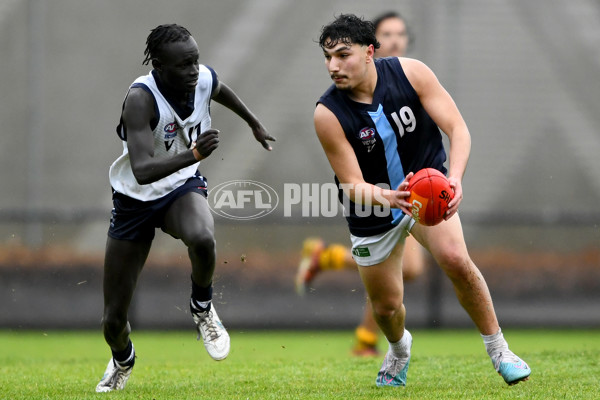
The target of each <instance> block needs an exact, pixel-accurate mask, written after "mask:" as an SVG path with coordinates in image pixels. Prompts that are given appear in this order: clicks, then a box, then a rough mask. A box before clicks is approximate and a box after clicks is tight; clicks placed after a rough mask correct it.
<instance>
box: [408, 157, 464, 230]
mask: <svg viewBox="0 0 600 400" xmlns="http://www.w3.org/2000/svg"><path fill="white" fill-rule="evenodd" d="M455 187H456V183H455ZM406 190H407V191H409V192H410V196H409V197H408V202H409V203H410V206H411V208H410V211H411V215H412V217H413V218H414V219H415V221H417V222H418V223H420V224H421V225H425V226H434V225H437V224H439V223H440V222H442V221H443V220H444V219H447V218H449V217H451V216H452V215H453V214H454V212H456V207H454V210H453V211H452V212H451V213H450V214H448V210H449V209H450V206H449V205H450V202H451V200H452V199H453V198H454V195H455V192H454V190H453V188H452V185H451V183H450V181H449V180H448V179H447V178H446V177H445V176H444V174H442V173H441V172H440V171H438V170H436V169H434V168H424V169H422V170H420V171H418V172H417V173H416V174H414V176H413V177H412V178H411V179H410V181H409V183H408V188H407V189H406ZM457 203H458V202H454V203H453V204H452V205H453V206H457V205H458V204H457Z"/></svg>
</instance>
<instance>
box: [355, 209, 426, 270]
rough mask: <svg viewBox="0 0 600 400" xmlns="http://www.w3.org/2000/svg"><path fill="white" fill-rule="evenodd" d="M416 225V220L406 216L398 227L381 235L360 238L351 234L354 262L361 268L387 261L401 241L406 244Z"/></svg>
mask: <svg viewBox="0 0 600 400" xmlns="http://www.w3.org/2000/svg"><path fill="white" fill-rule="evenodd" d="M414 224H415V220H414V219H413V218H412V217H411V216H410V215H404V217H403V218H402V219H401V220H400V223H398V225H396V226H395V227H394V228H392V229H390V230H389V231H387V232H384V233H380V234H379V235H375V236H367V237H359V236H354V235H352V234H350V240H351V241H352V257H353V258H354V261H356V263H357V264H358V265H359V266H361V267H368V266H371V265H375V264H379V263H381V262H383V261H385V260H386V259H387V258H388V257H389V256H390V254H391V253H392V250H394V247H395V246H396V245H397V244H398V243H399V242H400V241H402V242H404V240H405V239H406V237H407V236H408V235H409V233H410V230H411V229H412V227H413V225H414Z"/></svg>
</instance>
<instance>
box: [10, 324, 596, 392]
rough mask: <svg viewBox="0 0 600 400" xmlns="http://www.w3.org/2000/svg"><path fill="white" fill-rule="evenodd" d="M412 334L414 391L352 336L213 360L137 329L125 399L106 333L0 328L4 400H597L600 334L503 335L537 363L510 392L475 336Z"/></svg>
mask: <svg viewBox="0 0 600 400" xmlns="http://www.w3.org/2000/svg"><path fill="white" fill-rule="evenodd" d="M412 333H413V337H414V344H413V356H412V360H411V366H410V370H409V374H408V386H407V387H406V388H377V387H376V386H375V383H374V382H375V376H376V374H377V371H378V369H379V367H380V363H381V360H382V358H381V357H378V358H376V359H373V358H370V359H358V358H354V357H352V356H350V354H349V349H350V347H351V344H352V341H353V333H352V332H314V331H307V332H256V331H250V332H241V331H233V332H231V340H232V349H231V353H230V355H229V357H228V358H227V359H226V360H225V361H221V362H215V361H213V360H212V359H210V357H209V356H208V354H207V353H206V351H205V350H204V347H203V345H202V344H201V343H200V342H196V340H195V332H193V331H192V330H190V331H189V332H164V333H159V332H134V333H133V335H132V339H133V341H134V344H135V347H136V352H137V355H138V358H137V361H136V366H135V369H134V372H133V374H132V376H131V378H130V380H129V382H128V384H127V387H126V389H125V390H124V391H121V392H114V393H105V394H97V393H95V392H94V388H95V386H96V383H97V382H98V380H99V378H100V377H101V375H102V373H103V372H104V369H105V367H106V363H107V362H108V359H109V357H110V355H109V351H108V347H107V346H106V345H105V344H104V340H103V338H102V336H101V334H100V332H87V331H85V332H77V331H69V332H62V331H48V332H32V331H23V332H21V331H0V398H2V399H99V398H102V397H106V398H111V399H116V398H119V399H278V400H280V399H395V398H403V399H491V398H494V399H597V398H600V369H599V364H600V331H599V330H589V331H575V330H573V331H571V330H559V331H548V330H511V329H508V330H506V331H505V336H506V337H507V339H508V340H509V343H510V345H511V349H512V350H514V351H515V352H516V353H518V354H519V355H520V356H522V358H524V359H525V360H526V361H527V362H528V363H529V365H530V366H531V368H532V370H533V373H532V376H531V379H530V380H529V381H527V382H522V383H520V384H518V385H516V386H508V385H506V384H505V383H504V381H503V380H502V378H501V377H500V376H498V375H497V374H496V372H495V371H494V369H493V368H492V364H491V362H490V361H489V358H488V357H487V354H486V353H485V349H484V347H483V343H482V341H481V339H480V338H479V335H478V334H477V332H476V331H474V330H468V331H446V330H440V331H419V330H415V331H414V332H412Z"/></svg>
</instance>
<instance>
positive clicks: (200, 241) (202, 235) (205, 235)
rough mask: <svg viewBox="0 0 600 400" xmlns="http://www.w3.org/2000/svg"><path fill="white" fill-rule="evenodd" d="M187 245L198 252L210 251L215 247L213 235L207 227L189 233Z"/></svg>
mask: <svg viewBox="0 0 600 400" xmlns="http://www.w3.org/2000/svg"><path fill="white" fill-rule="evenodd" d="M187 246H188V247H189V248H190V250H192V251H194V252H196V253H198V254H201V253H202V254H206V253H212V252H214V251H215V247H216V241H215V236H214V235H213V233H212V232H211V231H210V230H208V229H200V230H198V231H196V232H194V233H193V234H192V235H190V237H189V238H188V240H187Z"/></svg>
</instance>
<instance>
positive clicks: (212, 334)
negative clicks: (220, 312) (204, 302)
mask: <svg viewBox="0 0 600 400" xmlns="http://www.w3.org/2000/svg"><path fill="white" fill-rule="evenodd" d="M200 324H201V325H202V327H203V328H204V332H205V333H206V335H207V336H208V337H209V338H210V340H211V341H212V340H217V339H218V338H219V336H220V335H219V332H218V328H217V324H216V323H215V321H214V319H213V318H212V313H210V312H208V313H207V315H206V316H205V317H204V318H201V319H200Z"/></svg>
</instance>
